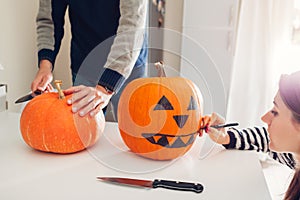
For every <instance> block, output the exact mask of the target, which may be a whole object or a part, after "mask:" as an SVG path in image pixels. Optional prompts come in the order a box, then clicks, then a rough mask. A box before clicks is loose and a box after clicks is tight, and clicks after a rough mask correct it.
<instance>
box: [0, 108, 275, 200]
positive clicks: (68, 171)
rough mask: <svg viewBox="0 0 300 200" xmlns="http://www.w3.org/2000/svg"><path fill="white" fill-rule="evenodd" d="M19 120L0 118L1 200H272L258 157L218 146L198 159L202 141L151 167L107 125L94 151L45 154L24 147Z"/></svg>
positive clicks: (5, 114) (2, 115)
mask: <svg viewBox="0 0 300 200" xmlns="http://www.w3.org/2000/svg"><path fill="white" fill-rule="evenodd" d="M19 118H20V115H19V114H16V113H9V112H0V160H1V165H0V167H1V168H0V169H1V170H0V177H1V179H0V199H5V200H6V199H7V200H10V199H32V200H34V199H39V200H40V199H43V200H47V199H49V200H50V199H56V200H59V199H73V200H74V199H90V200H92V199H102V198H104V199H106V198H110V199H124V198H127V197H128V198H130V199H149V200H150V199H151V200H154V199H172V200H176V199H178V200H182V199H205V200H210V199H212V200H215V199H230V200H232V199H239V200H240V199H244V200H247V199H249V200H253V199H255V200H259V199H262V200H268V199H271V196H270V193H269V189H268V186H267V184H266V181H265V179H264V174H263V172H262V168H261V164H260V162H259V159H258V157H257V154H256V153H255V152H245V151H243V152H242V151H237V150H230V151H227V150H223V149H222V148H221V147H220V146H214V148H213V149H212V151H211V153H210V154H209V155H208V156H206V157H204V158H202V159H199V152H200V151H202V150H205V149H202V150H201V148H204V146H205V145H203V143H204V141H205V138H198V139H197V141H196V143H195V144H194V145H193V147H192V148H191V150H190V151H189V152H188V153H187V154H186V155H185V156H183V157H181V158H179V159H177V160H176V161H164V162H163V161H152V160H149V159H146V158H142V157H139V156H136V155H133V154H131V153H130V152H128V151H127V149H126V147H125V146H124V144H123V142H122V140H121V138H120V137H119V134H118V128H117V124H115V123H106V127H105V132H104V135H103V136H102V137H101V138H100V140H99V142H98V143H97V144H96V145H95V146H93V147H92V148H90V149H89V150H85V151H82V152H79V153H76V154H69V155H58V154H51V153H43V152H39V151H36V150H33V149H31V148H30V147H28V146H27V145H26V144H25V143H24V142H23V140H22V137H21V133H20V131H19ZM206 151H207V149H206ZM96 176H121V177H130V178H140V179H150V180H152V179H155V178H159V179H169V180H179V181H191V182H199V183H202V184H203V185H204V191H203V192H202V193H200V194H196V193H193V192H180V191H172V190H166V189H160V188H159V189H153V190H147V189H138V188H133V187H122V186H118V185H114V184H107V183H104V182H101V181H98V180H96ZM275 195H276V194H275Z"/></svg>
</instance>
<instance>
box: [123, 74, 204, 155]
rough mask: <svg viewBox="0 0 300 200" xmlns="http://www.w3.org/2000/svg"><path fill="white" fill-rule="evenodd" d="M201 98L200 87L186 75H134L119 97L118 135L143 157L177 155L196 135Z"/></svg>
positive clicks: (188, 147) (198, 125)
mask: <svg viewBox="0 0 300 200" xmlns="http://www.w3.org/2000/svg"><path fill="white" fill-rule="evenodd" d="M202 101H203V100H202V95H201V93H200V90H199V89H198V88H197V86H196V85H195V84H194V83H193V82H192V81H190V80H188V79H184V78H181V77H172V78H169V77H168V78H167V77H154V78H140V79H136V80H134V81H132V82H130V83H129V84H128V85H127V86H126V88H125V89H124V91H123V92H122V95H121V97H120V100H119V106H118V125H119V131H120V134H121V137H122V139H123V140H124V142H125V144H126V145H127V146H128V148H129V149H130V150H131V151H132V152H134V153H136V154H138V155H141V156H143V157H146V158H150V159H154V160H171V159H174V158H177V157H180V156H182V155H184V154H185V153H186V152H187V151H188V150H189V149H190V148H191V146H192V144H193V142H194V141H195V138H196V136H197V131H198V130H199V128H200V121H201V115H202Z"/></svg>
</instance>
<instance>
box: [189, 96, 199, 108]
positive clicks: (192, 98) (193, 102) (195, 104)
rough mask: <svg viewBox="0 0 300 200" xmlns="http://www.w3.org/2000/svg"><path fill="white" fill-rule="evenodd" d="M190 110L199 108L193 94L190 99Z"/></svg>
mask: <svg viewBox="0 0 300 200" xmlns="http://www.w3.org/2000/svg"><path fill="white" fill-rule="evenodd" d="M188 110H198V104H197V102H196V101H195V99H194V97H193V96H191V100H190V104H189V107H188Z"/></svg>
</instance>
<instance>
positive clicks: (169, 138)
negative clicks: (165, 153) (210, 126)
mask: <svg viewBox="0 0 300 200" xmlns="http://www.w3.org/2000/svg"><path fill="white" fill-rule="evenodd" d="M196 133H197V132H195V133H191V134H186V135H178V136H176V135H175V136H174V135H168V134H161V133H157V134H154V133H142V136H143V137H144V138H146V139H147V140H148V141H149V142H151V143H152V144H156V145H160V146H163V147H166V148H180V147H186V146H188V145H190V144H192V143H193V142H194V140H195V135H196Z"/></svg>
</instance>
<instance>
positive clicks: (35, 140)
mask: <svg viewBox="0 0 300 200" xmlns="http://www.w3.org/2000/svg"><path fill="white" fill-rule="evenodd" d="M50 95H51V94H50V93H48V94H45V95H44V96H50ZM41 103H42V104H43V106H44V107H47V106H49V105H50V104H51V102H50V101H48V100H47V99H46V98H44V97H40V96H38V97H36V99H35V101H34V102H32V103H30V104H29V103H28V104H27V105H26V113H24V112H22V115H21V123H20V125H21V132H22V136H23V138H24V140H25V142H28V143H29V144H30V146H36V148H37V149H39V150H43V149H44V148H45V147H44V145H43V138H41V137H38V136H37V135H40V133H38V132H37V130H43V129H44V118H45V115H44V113H42V112H41V111H40V110H37V109H35V106H36V104H41ZM32 116H38V117H37V118H36V119H35V120H33V119H32ZM24 126H25V127H24ZM39 126H40V127H41V128H39Z"/></svg>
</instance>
